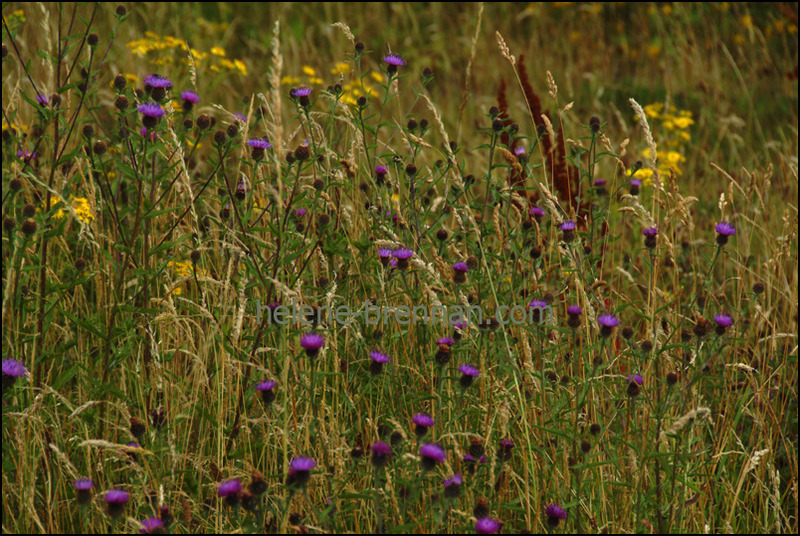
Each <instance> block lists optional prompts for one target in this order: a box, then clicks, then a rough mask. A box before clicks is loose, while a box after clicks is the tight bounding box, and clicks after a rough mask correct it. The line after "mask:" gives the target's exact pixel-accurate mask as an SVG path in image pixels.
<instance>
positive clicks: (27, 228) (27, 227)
mask: <svg viewBox="0 0 800 536" xmlns="http://www.w3.org/2000/svg"><path fill="white" fill-rule="evenodd" d="M36 229H38V226H37V225H36V222H35V221H33V220H25V221H24V222H22V233H23V234H24V235H25V236H31V235H32V234H34V233H35V232H36Z"/></svg>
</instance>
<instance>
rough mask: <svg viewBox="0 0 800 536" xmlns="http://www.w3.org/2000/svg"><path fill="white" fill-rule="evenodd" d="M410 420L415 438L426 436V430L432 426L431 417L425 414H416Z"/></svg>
mask: <svg viewBox="0 0 800 536" xmlns="http://www.w3.org/2000/svg"><path fill="white" fill-rule="evenodd" d="M411 420H412V422H413V423H414V424H415V425H416V426H415V428H414V434H416V436H417V437H422V436H424V435H425V434H427V433H428V428H431V427H432V426H433V425H434V420H433V417H431V416H430V415H428V414H427V413H417V414H416V415H414V418H413V419H411Z"/></svg>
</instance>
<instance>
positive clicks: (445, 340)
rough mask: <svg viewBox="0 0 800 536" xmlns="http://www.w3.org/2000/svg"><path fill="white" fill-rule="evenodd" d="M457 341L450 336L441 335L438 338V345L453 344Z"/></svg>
mask: <svg viewBox="0 0 800 536" xmlns="http://www.w3.org/2000/svg"><path fill="white" fill-rule="evenodd" d="M455 343H456V341H454V340H453V339H451V338H450V337H439V338H438V339H436V345H437V346H453V345H454V344H455Z"/></svg>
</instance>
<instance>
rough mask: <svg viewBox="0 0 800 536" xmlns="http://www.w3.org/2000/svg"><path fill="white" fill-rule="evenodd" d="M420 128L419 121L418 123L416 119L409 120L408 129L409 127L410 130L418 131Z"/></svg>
mask: <svg viewBox="0 0 800 536" xmlns="http://www.w3.org/2000/svg"><path fill="white" fill-rule="evenodd" d="M418 126H419V124H417V121H416V119H413V118H412V119H409V120H408V125H407V127H408V130H414V129H416V128H417V127H418Z"/></svg>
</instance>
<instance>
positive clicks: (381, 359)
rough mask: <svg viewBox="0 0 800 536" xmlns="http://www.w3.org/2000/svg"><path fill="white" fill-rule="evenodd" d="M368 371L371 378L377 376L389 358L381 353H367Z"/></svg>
mask: <svg viewBox="0 0 800 536" xmlns="http://www.w3.org/2000/svg"><path fill="white" fill-rule="evenodd" d="M369 358H370V364H369V371H370V372H371V373H372V375H373V376H377V375H378V374H380V373H381V372H382V371H383V366H384V365H385V364H386V363H388V362H389V356H388V355H386V354H384V353H383V352H378V351H377V350H376V351H373V352H370V353H369Z"/></svg>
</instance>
